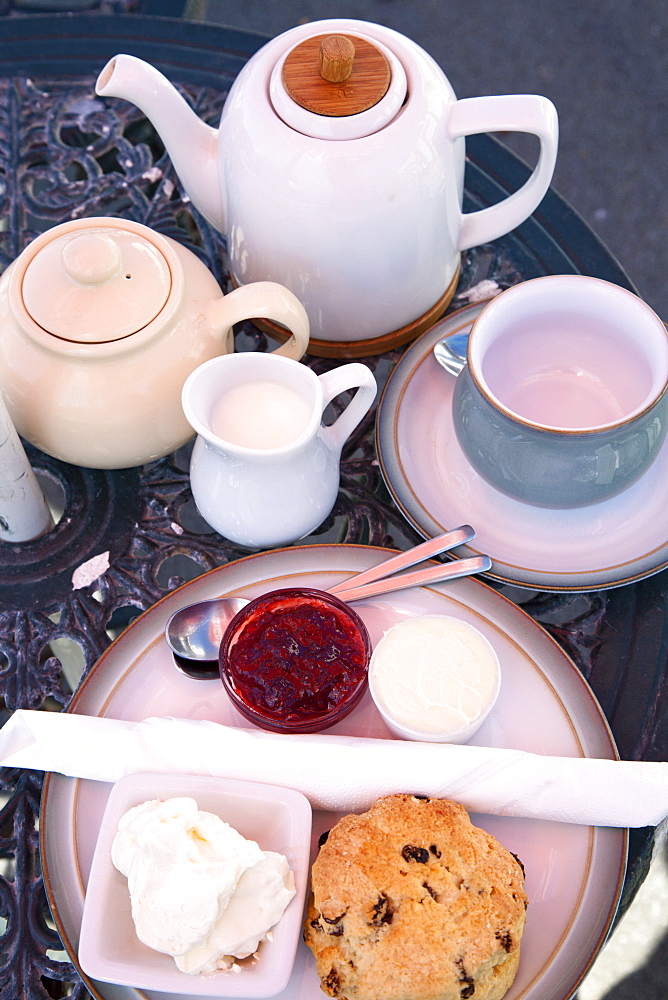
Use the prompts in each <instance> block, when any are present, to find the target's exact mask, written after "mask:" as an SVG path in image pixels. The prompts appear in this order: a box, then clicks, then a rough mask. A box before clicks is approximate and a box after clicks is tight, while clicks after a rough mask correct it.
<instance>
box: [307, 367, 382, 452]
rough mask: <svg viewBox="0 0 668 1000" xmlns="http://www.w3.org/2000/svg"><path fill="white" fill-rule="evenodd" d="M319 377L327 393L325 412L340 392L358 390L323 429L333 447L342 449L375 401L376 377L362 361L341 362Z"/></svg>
mask: <svg viewBox="0 0 668 1000" xmlns="http://www.w3.org/2000/svg"><path fill="white" fill-rule="evenodd" d="M318 380H319V381H320V384H321V386H322V392H323V401H322V409H323V412H324V410H325V408H326V406H327V405H328V403H331V401H332V400H333V399H334V398H335V397H336V396H338V395H339V394H340V393H342V392H345V391H346V389H357V392H356V393H355V395H354V396H353V398H352V399H351V401H350V402H349V403H348V406H347V407H346V408H345V410H344V411H343V413H342V414H341V415H340V416H339V417H338V418H337V419H336V420H335V421H334V423H333V424H330V425H329V427H323V428H322V429H321V432H322V434H323V436H324V437H325V439H327V440H328V442H329V444H330V446H331V447H332V448H333V449H335V450H336V451H337V452H340V451H341V449H342V448H343V445H344V444H345V442H346V441H347V439H348V438H349V437H350V435H351V434H352V432H353V431H354V430H355V428H356V427H357V425H358V424H359V422H360V421H361V419H362V417H364V416H365V415H366V413H367V412H368V410H369V409H370V408H371V404H372V403H373V401H374V399H375V398H376V389H377V386H376V380H375V378H374V377H373V373H372V372H371V369H370V368H367V366H366V365H362V364H360V363H359V362H353V363H352V364H349V365H341V367H340V368H334V369H332V371H329V372H323V374H322V375H318Z"/></svg>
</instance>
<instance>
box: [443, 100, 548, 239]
mask: <svg viewBox="0 0 668 1000" xmlns="http://www.w3.org/2000/svg"><path fill="white" fill-rule="evenodd" d="M479 132H530V133H532V134H533V135H536V136H538V139H539V140H540V154H539V157H538V163H537V164H536V167H535V169H534V171H533V173H532V174H531V176H530V177H529V179H528V180H527V181H526V182H525V183H524V184H523V185H522V187H521V188H520V189H519V190H518V191H515V192H514V193H513V194H511V195H509V196H508V197H507V198H505V199H504V200H503V201H501V202H499V203H498V204H497V205H492V206H491V207H490V208H483V209H481V210H480V211H479V212H467V213H464V214H462V217H461V225H460V228H459V240H458V249H459V250H468V249H469V247H474V246H480V245H481V244H482V243H489V242H491V241H492V240H495V239H498V237H499V236H505V234H506V233H509V232H510V231H511V230H512V229H515V228H516V227H517V226H519V225H520V224H521V223H522V222H524V221H525V220H526V219H528V218H529V216H530V215H531V213H532V212H534V211H535V209H536V208H537V207H538V205H539V204H540V202H541V201H542V199H543V197H544V195H545V193H546V191H547V189H548V187H549V186H550V181H551V180H552V175H553V173H554V167H555V163H556V160H557V146H558V142H559V123H558V118H557V111H556V108H555V107H554V105H553V104H552V102H551V101H550V100H548V98H547V97H540V96H539V95H537V94H517V95H512V96H511V95H505V96H500V97H495V96H491V97H468V98H464V99H462V100H461V101H457V102H456V103H455V104H453V106H452V108H451V111H450V114H449V116H448V134H449V136H450V138H451V139H456V138H458V137H461V136H465V135H474V134H477V133H479Z"/></svg>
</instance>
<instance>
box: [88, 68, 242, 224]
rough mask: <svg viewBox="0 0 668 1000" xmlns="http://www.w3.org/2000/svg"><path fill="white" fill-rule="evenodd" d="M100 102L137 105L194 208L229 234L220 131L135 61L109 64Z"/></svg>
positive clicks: (99, 90)
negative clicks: (120, 101)
mask: <svg viewBox="0 0 668 1000" xmlns="http://www.w3.org/2000/svg"><path fill="white" fill-rule="evenodd" d="M95 92H96V93H97V94H99V95H100V96H101V97H121V98H123V99H124V100H126V101H131V102H132V103H133V104H136V105H137V107H138V108H140V110H141V111H143V112H144V114H145V115H146V117H147V118H148V119H149V121H150V122H151V123H152V124H153V126H154V127H155V129H156V131H157V132H158V134H159V136H160V138H161V139H162V141H163V142H164V144H165V148H166V150H167V152H168V153H169V156H170V158H171V160H172V163H173V165H174V169H175V171H176V173H177V176H178V177H179V178H180V180H181V182H182V184H183V186H184V187H185V189H186V192H187V193H188V196H189V198H190V199H191V201H192V202H193V204H194V205H195V207H196V208H197V209H198V210H199V211H200V212H201V213H202V215H204V216H205V217H206V219H207V220H208V221H209V222H210V223H211V224H212V225H213V226H215V228H216V229H218V230H219V231H220V232H225V230H226V220H225V210H224V203H223V197H222V191H221V187H220V180H219V173H218V162H217V160H218V131H217V129H214V128H211V126H210V125H207V124H206V123H205V122H203V121H202V120H201V119H200V118H198V117H197V115H196V114H195V113H194V111H192V110H191V108H190V107H189V106H188V104H187V103H186V101H185V100H184V99H183V97H182V96H181V95H180V94H179V92H178V91H177V90H176V88H175V87H174V86H173V85H172V84H171V83H170V82H169V80H168V79H167V78H166V77H165V76H163V74H162V73H161V72H160V71H159V70H157V69H155V67H154V66H151V64H150V63H147V62H144V60H143V59H138V58H137V57H136V56H130V55H126V54H120V55H116V56H114V57H113V58H112V59H110V60H109V62H108V63H107V65H106V66H105V67H104V69H103V70H102V72H101V73H100V75H99V76H98V78H97V82H96V84H95Z"/></svg>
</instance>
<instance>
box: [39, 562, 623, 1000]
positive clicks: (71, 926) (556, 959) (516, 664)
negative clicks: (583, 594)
mask: <svg viewBox="0 0 668 1000" xmlns="http://www.w3.org/2000/svg"><path fill="white" fill-rule="evenodd" d="M388 555H389V553H388V551H387V550H386V549H379V548H374V547H370V546H363V545H305V546H295V547H292V548H289V549H276V550H272V551H270V552H262V553H258V554H257V555H252V556H247V557H246V558H244V559H238V560H236V561H235V562H232V563H228V564H226V565H225V566H221V567H219V568H218V569H214V570H211V571H210V572H209V573H205V574H204V575H203V576H200V577H198V578H197V579H196V580H193V581H191V582H190V583H188V584H186V585H185V586H183V587H181V588H180V589H179V590H176V591H174V592H173V593H171V594H169V595H167V596H166V597H164V598H163V599H162V600H160V601H158V602H157V604H155V605H153V607H151V608H149V610H148V611H146V612H145V613H144V614H143V615H141V616H140V617H139V618H137V620H136V621H135V622H133V623H132V624H131V625H130V626H129V627H128V628H127V629H126V630H125V631H124V632H123V633H122V634H121V635H120V636H119V638H118V639H116V641H115V642H114V643H112V645H111V646H110V647H109V649H108V650H106V652H105V653H103V655H102V656H101V657H100V659H99V661H98V662H97V664H96V666H95V667H94V668H93V670H92V671H91V672H90V673H89V674H88V676H87V677H86V678H85V680H84V681H83V682H82V684H81V686H80V688H79V690H78V691H77V693H76V694H75V696H74V698H73V699H72V703H71V706H70V708H69V711H72V712H76V713H79V714H83V715H92V716H96V715H97V716H104V717H108V718H120V719H127V720H131V721H132V720H140V719H144V718H147V717H149V716H154V715H155V716H182V717H187V718H191V719H212V720H214V721H217V722H220V723H222V724H224V725H229V726H247V723H245V722H244V720H243V718H242V717H241V716H240V715H239V714H238V713H237V712H236V711H235V709H234V708H233V707H232V705H231V703H230V701H229V699H228V698H227V696H226V695H225V692H224V690H223V687H222V684H220V682H219V681H195V680H191V679H189V678H187V677H185V676H184V675H183V674H180V673H178V672H177V671H176V669H175V668H174V664H173V662H172V659H171V655H170V653H169V650H168V647H167V644H166V642H165V638H164V628H165V624H166V622H167V620H168V618H169V616H170V615H171V614H172V613H173V612H174V611H176V610H177V609H178V608H179V607H182V606H183V605H184V604H191V603H193V602H194V601H200V600H210V599H212V598H214V597H221V596H239V597H246V598H248V599H252V598H253V597H257V596H259V595H260V594H262V593H266V592H267V591H268V590H272V589H275V588H277V587H317V588H319V589H321V590H327V589H328V588H329V587H332V586H334V585H335V584H337V583H340V582H342V581H343V580H345V579H347V578H348V577H350V576H352V575H353V574H354V573H359V572H361V571H362V570H365V569H368V568H369V567H371V566H375V565H377V564H378V563H379V562H381V560H382V559H384V558H387V556H388ZM355 609H356V610H357V612H358V613H359V614H360V616H361V617H362V618H363V620H364V623H365V624H366V626H367V628H368V629H369V634H370V636H371V641H372V643H376V642H377V641H378V640H379V638H380V637H381V636H382V635H383V633H384V632H385V631H386V630H387V629H388V628H390V627H391V626H392V625H394V624H395V623H397V622H398V621H402V620H405V619H406V618H409V617H413V616H415V615H425V614H444V615H452V616H454V617H457V618H460V619H463V620H465V621H468V622H469V623H470V624H472V625H474V626H475V627H476V628H478V629H479V630H480V631H481V632H482V633H483V635H485V636H486V638H487V639H488V640H489V641H490V642H491V643H492V645H493V646H494V648H495V649H496V651H497V655H498V657H499V662H500V664H501V671H502V681H501V691H500V693H499V697H498V700H497V702H496V704H495V705H494V708H493V710H492V712H491V713H490V715H489V716H488V717H487V719H486V720H485V722H484V724H483V726H482V727H481V729H479V730H478V732H477V733H476V735H475V736H474V737H473V739H472V740H471V741H470V742H471V743H473V744H476V743H477V744H478V745H480V746H491V747H510V748H515V749H518V750H527V751H529V752H532V753H540V754H555V755H562V756H565V757H602V758H608V759H614V758H615V756H616V751H615V746H614V741H613V739H612V736H611V734H610V730H609V728H608V726H607V723H606V721H605V717H604V716H603V714H602V712H601V709H600V707H599V705H598V704H597V702H596V699H595V698H594V696H593V694H592V692H591V689H590V688H589V687H588V685H587V683H586V681H585V680H584V678H583V677H582V674H581V673H580V672H579V670H578V669H577V667H576V666H575V664H574V663H573V662H572V660H570V659H569V657H568V656H567V655H566V654H565V653H564V651H563V650H562V649H561V648H560V646H559V645H558V644H557V643H556V642H555V641H554V640H553V639H552V638H551V637H550V636H549V635H548V634H547V633H546V632H545V631H544V630H543V629H542V628H540V626H539V625H537V624H536V623H535V622H534V621H533V620H532V619H531V618H530V617H529V616H528V615H527V614H526V612H524V611H522V610H521V608H518V607H517V605H515V604H513V603H512V602H511V601H509V600H508V599H507V598H505V597H503V596H502V595H501V594H499V593H497V592H496V591H494V590H493V589H492V588H491V587H488V586H486V585H485V584H484V583H482V582H481V581H480V580H476V579H474V578H472V577H469V578H464V579H460V580H452V581H450V582H448V583H447V584H442V583H441V584H436V585H434V586H433V587H416V588H412V589H410V590H406V591H401V592H397V593H395V594H387V595H385V596H384V597H382V598H377V599H374V600H368V601H364V602H360V603H356V604H355ZM329 732H330V733H331V734H332V735H336V734H337V733H338V734H341V735H348V736H365V737H370V738H374V737H375V738H379V739H390V738H391V734H390V733H389V731H388V729H387V727H386V726H385V723H384V722H383V720H382V718H381V717H380V715H379V714H378V712H377V710H376V708H375V706H374V704H373V701H372V699H371V696H370V694H369V692H368V691H367V692H366V694H365V696H364V698H363V699H362V701H361V702H360V704H359V705H358V706H357V707H356V708H355V709H354V710H353V711H352V712H351V714H350V715H349V716H347V718H346V719H344V720H342V722H340V723H337V725H336V726H334V727H333V728H332V729H331V730H329ZM109 792H110V787H109V785H107V784H105V783H104V782H101V781H83V780H79V779H74V778H67V777H65V776H63V775H60V774H49V775H47V778H46V783H45V787H44V794H43V797H42V812H41V817H40V830H41V838H42V842H41V848H42V850H41V857H42V864H43V869H44V882H45V886H46V891H47V895H48V898H49V903H50V906H51V910H52V912H53V915H54V919H55V921H56V925H57V927H58V931H59V933H60V935H61V938H62V940H63V942H64V944H65V947H66V948H67V951H68V953H69V955H70V957H71V958H72V961H73V962H74V963H75V965H76V964H77V963H78V954H77V953H78V944H79V936H80V929H81V919H82V911H83V901H84V895H85V891H86V886H87V884H88V880H89V877H90V870H91V861H92V856H93V850H94V847H95V842H96V840H97V836H98V832H99V829H100V823H101V820H102V816H103V813H104V809H105V806H106V803H107V800H108V797H109ZM338 818H339V816H338V814H336V813H331V812H324V811H321V810H315V811H314V813H313V836H312V845H311V859H313V858H314V857H315V854H316V853H317V849H318V847H317V841H318V837H319V836H320V835H321V834H322V833H323V832H324V831H326V830H329V829H330V828H331V826H332V824H333V823H334V822H336V820H337V819H338ZM472 818H473V822H474V823H476V824H477V825H478V826H481V827H483V828H484V829H486V830H488V831H489V832H490V833H492V834H493V835H494V836H495V837H497V838H498V840H500V841H501V843H502V844H504V845H505V846H506V847H507V848H508V849H509V850H511V851H513V853H515V854H517V855H518V856H519V857H520V858H521V859H522V861H523V862H524V864H525V867H526V871H527V881H526V885H527V892H528V894H529V899H530V903H529V910H528V915H527V926H526V930H525V933H524V938H523V941H522V958H521V960H520V967H519V971H518V974H517V978H516V980H515V983H514V984H513V986H512V987H511V989H510V990H509V992H508V993H507V995H506V998H504V1000H555V998H556V997H569V996H571V995H572V994H573V993H574V992H575V990H576V989H577V986H578V983H579V982H580V981H581V979H582V977H583V976H584V975H585V974H586V972H587V971H588V969H589V968H590V966H591V963H592V962H593V960H594V958H595V956H596V954H597V952H598V950H599V948H600V947H601V945H602V943H603V941H604V940H605V937H606V934H607V932H608V930H609V929H610V926H611V923H612V920H613V918H614V915H615V911H616V907H617V903H618V900H619V894H620V892H621V888H622V884H623V879H624V871H625V864H626V852H627V834H626V831H624V830H619V829H613V828H611V827H596V828H594V827H587V826H577V825H574V824H565V823H553V822H541V821H538V820H528V819H526V820H525V819H516V818H512V817H508V816H475V815H474V816H473V817H472ZM86 985H87V986H88V988H89V990H90V991H91V993H92V994H93V996H94V997H96V998H102V1000H137V998H138V997H141V998H142V1000H143V998H146V997H150V998H151V1000H154V998H158V997H161V996H167V995H166V994H160V993H157V992H154V991H151V992H138V991H135V990H132V989H131V988H129V987H125V986H118V985H112V984H109V983H100V982H97V981H93V980H91V979H89V978H88V977H86ZM185 996H186V995H185V994H184V995H183V997H181V996H179V1000H184V997H185ZM322 996H323V994H322V991H321V989H320V980H319V978H318V976H317V974H316V972H315V967H314V961H313V957H312V955H311V953H310V951H309V950H308V949H307V947H306V945H305V944H304V943H303V941H302V942H300V944H299V946H298V948H297V957H296V961H295V965H294V968H293V972H292V977H291V979H290V982H289V983H288V985H287V987H286V988H285V990H284V991H283V992H282V993H281V994H280V997H281V1000H322ZM171 1000H175V997H174V995H173V994H172V995H171Z"/></svg>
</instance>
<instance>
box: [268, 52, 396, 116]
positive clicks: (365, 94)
mask: <svg viewBox="0 0 668 1000" xmlns="http://www.w3.org/2000/svg"><path fill="white" fill-rule="evenodd" d="M351 48H352V49H353V50H354V51H351ZM323 73H324V74H326V76H327V77H328V78H327V79H326V78H325V76H323V75H322V74H323ZM391 76H392V72H391V70H390V64H389V63H388V61H387V59H386V58H385V56H384V55H383V53H382V52H380V51H379V50H378V49H377V48H376V47H375V45H372V44H371V42H368V41H367V40H366V39H364V38H356V37H355V36H353V35H315V36H314V37H312V38H307V39H306V40H305V41H304V42H302V43H301V44H300V45H297V46H296V48H294V49H293V50H292V52H290V53H289V54H288V56H287V58H286V60H285V63H284V64H283V86H284V87H285V89H286V90H287V92H288V94H289V95H290V97H291V98H292V100H293V101H295V102H296V103H297V104H299V105H300V106H301V107H302V108H306V110H307V111H312V112H314V113H315V114H317V115H326V116H328V117H330V118H332V117H342V116H344V115H356V114H359V112H360V111H366V110H367V109H368V108H372V107H373V106H374V105H375V104H378V102H379V101H380V100H381V99H382V98H383V97H384V96H385V94H386V93H387V89H388V87H389V85H390V79H391Z"/></svg>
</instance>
